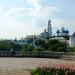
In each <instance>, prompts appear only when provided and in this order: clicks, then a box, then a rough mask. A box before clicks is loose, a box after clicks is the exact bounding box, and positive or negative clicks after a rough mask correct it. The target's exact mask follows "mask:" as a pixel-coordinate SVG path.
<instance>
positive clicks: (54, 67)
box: [32, 64, 75, 75]
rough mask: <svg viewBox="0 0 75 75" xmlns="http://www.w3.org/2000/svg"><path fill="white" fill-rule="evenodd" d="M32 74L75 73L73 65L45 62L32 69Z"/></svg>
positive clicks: (67, 74)
mask: <svg viewBox="0 0 75 75" xmlns="http://www.w3.org/2000/svg"><path fill="white" fill-rule="evenodd" d="M32 75H75V65H72V64H45V65H40V66H39V67H38V68H37V69H36V70H34V71H32Z"/></svg>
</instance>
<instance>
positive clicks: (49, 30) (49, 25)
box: [48, 20, 52, 37]
mask: <svg viewBox="0 0 75 75" xmlns="http://www.w3.org/2000/svg"><path fill="white" fill-rule="evenodd" d="M48 33H49V36H50V37H52V27H51V20H49V21H48Z"/></svg>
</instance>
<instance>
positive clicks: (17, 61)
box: [0, 58, 75, 75]
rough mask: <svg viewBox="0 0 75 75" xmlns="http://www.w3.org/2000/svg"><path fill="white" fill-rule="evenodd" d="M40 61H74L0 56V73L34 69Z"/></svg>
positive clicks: (73, 62) (74, 62) (72, 62)
mask: <svg viewBox="0 0 75 75" xmlns="http://www.w3.org/2000/svg"><path fill="white" fill-rule="evenodd" d="M40 63H54V64H56V63H57V64H58V63H70V64H75V61H71V60H70V61H69V60H62V59H51V58H0V71H1V72H0V73H2V71H9V70H10V72H11V71H13V70H14V72H13V73H15V71H18V70H19V71H20V70H22V71H26V69H28V70H31V69H35V68H36V67H37V65H38V64H40ZM26 73H27V71H26ZM0 75H1V74H0ZM3 75H5V74H3ZM7 75H8V74H7ZM12 75H13V74H12ZM14 75H15V74H14ZM16 75H18V74H16ZM19 75H20V74H19ZM21 75H22V74H21ZM27 75H28V74H27Z"/></svg>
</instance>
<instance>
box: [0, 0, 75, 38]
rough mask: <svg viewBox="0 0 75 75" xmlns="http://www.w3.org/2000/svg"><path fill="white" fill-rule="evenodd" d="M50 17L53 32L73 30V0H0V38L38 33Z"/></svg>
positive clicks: (74, 2)
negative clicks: (63, 28)
mask: <svg viewBox="0 0 75 75" xmlns="http://www.w3.org/2000/svg"><path fill="white" fill-rule="evenodd" d="M49 19H51V21H52V27H53V34H54V32H55V31H56V30H57V29H58V28H61V27H62V26H64V27H65V28H66V29H69V30H70V34H72V33H73V32H74V31H75V29H74V28H75V0H0V39H14V38H18V39H20V38H21V37H25V36H26V35H32V34H40V33H41V32H42V31H43V30H44V29H45V28H47V22H48V20H49Z"/></svg>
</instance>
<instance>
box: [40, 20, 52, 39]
mask: <svg viewBox="0 0 75 75" xmlns="http://www.w3.org/2000/svg"><path fill="white" fill-rule="evenodd" d="M41 37H42V38H49V37H52V26H51V20H49V21H48V27H47V29H45V30H44V32H42V33H41Z"/></svg>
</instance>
